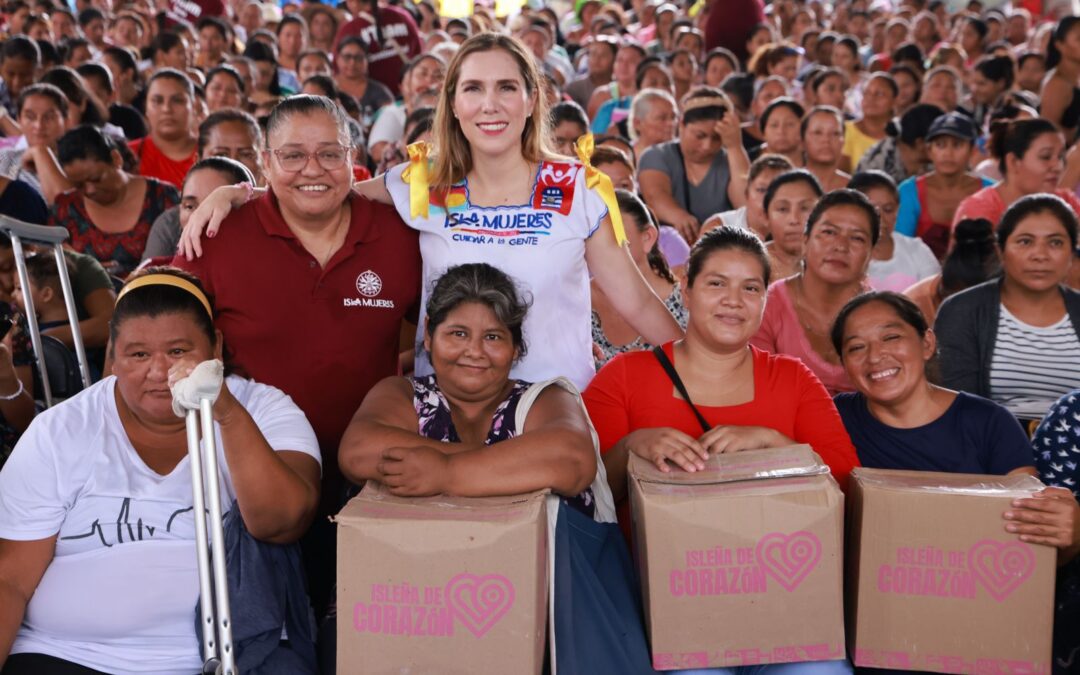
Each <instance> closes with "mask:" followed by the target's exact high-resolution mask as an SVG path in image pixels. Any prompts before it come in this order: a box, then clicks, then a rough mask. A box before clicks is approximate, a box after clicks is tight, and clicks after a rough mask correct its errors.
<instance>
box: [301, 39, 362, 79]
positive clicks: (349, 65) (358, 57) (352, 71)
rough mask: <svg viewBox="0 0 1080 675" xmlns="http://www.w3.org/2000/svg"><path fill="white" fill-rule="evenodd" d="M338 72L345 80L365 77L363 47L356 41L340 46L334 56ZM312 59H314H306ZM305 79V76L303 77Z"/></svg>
mask: <svg viewBox="0 0 1080 675" xmlns="http://www.w3.org/2000/svg"><path fill="white" fill-rule="evenodd" d="M335 59H336V61H337V67H338V74H339V75H340V76H341V77H342V78H343V79H346V80H362V79H364V78H365V77H367V73H368V62H367V54H365V53H364V48H363V47H361V46H360V45H358V44H356V43H349V44H347V45H345V46H344V47H342V48H341V49H340V50H339V51H338V53H337V56H336V57H335ZM308 61H314V59H308ZM305 79H306V78H305Z"/></svg>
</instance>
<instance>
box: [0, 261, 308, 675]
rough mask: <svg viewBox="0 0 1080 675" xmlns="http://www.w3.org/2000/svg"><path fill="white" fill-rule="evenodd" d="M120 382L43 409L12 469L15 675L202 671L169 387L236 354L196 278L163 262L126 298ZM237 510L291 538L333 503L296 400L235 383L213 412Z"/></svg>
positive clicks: (7, 611) (178, 433) (117, 317)
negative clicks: (322, 489)
mask: <svg viewBox="0 0 1080 675" xmlns="http://www.w3.org/2000/svg"><path fill="white" fill-rule="evenodd" d="M111 330H112V335H111V345H112V346H111V350H112V358H113V374H114V375H113V376H112V377H108V378H106V379H104V380H102V381H101V382H98V383H97V384H95V385H94V386H92V387H90V388H89V389H87V390H85V391H83V392H82V393H80V394H79V395H78V396H76V397H74V398H72V399H69V400H68V401H66V402H64V403H62V404H61V405H59V406H57V407H55V408H52V409H50V410H47V411H45V412H44V413H41V414H40V415H39V416H38V417H37V419H36V420H35V421H34V422H33V423H32V424H31V425H30V427H29V429H27V431H26V433H25V434H24V435H23V437H22V439H21V440H20V441H19V443H18V445H17V446H16V447H15V451H14V452H13V453H12V455H11V458H10V459H9V460H8V462H7V464H6V465H5V466H4V469H3V471H2V472H0V664H4V661H5V660H6V664H4V668H3V673H4V675H9V674H15V675H19V674H22V673H28V674H29V673H33V674H34V675H46V674H52V673H94V672H98V671H103V672H107V673H155V674H156V675H162V674H171V673H175V674H177V675H191V674H192V673H196V672H199V671H200V670H201V668H202V663H203V659H202V657H201V655H200V653H199V646H198V645H199V643H198V641H197V639H196V635H195V623H196V617H195V607H196V605H197V604H198V603H197V600H198V596H199V580H198V570H197V566H196V555H195V550H194V549H195V541H194V540H195V521H194V518H193V517H192V513H193V512H192V494H191V477H190V473H189V467H188V458H187V437H186V431H185V423H184V419H183V418H181V417H177V416H176V415H175V414H174V413H173V409H172V394H171V391H170V383H172V382H175V381H176V380H177V379H179V378H182V377H185V376H186V375H187V374H188V373H189V372H190V370H191V368H192V367H194V366H195V365H197V364H198V363H200V362H202V361H206V360H209V359H214V358H219V359H220V358H221V354H222V343H221V333H220V332H218V331H216V330H215V329H214V323H213V314H212V309H211V306H210V303H209V301H208V300H207V298H206V295H205V294H204V293H203V291H202V290H201V288H200V287H199V282H198V281H197V280H196V279H195V278H194V277H191V276H189V275H187V274H184V273H182V272H179V271H178V270H174V269H172V268H151V269H149V270H147V271H146V272H145V273H143V274H140V275H138V276H136V277H135V278H133V279H132V280H131V281H129V282H128V284H127V286H126V287H125V288H124V290H123V291H121V293H120V296H119V299H118V300H117V303H116V312H115V314H114V315H113V319H112V326H111ZM214 419H215V421H216V428H217V434H218V441H217V442H218V446H217V448H218V455H219V462H220V466H221V480H220V485H221V490H222V496H223V501H224V504H225V508H228V506H229V505H230V504H232V502H233V500H236V501H238V503H239V504H238V506H239V511H240V513H241V515H242V517H243V521H244V525H245V526H246V527H247V530H248V531H249V532H250V534H251V535H252V536H253V537H255V538H256V539H258V540H261V541H265V542H271V543H290V542H294V541H296V540H297V539H299V538H300V535H301V534H303V532H304V531H305V530H306V529H307V527H308V524H309V522H310V521H311V518H312V517H313V514H314V513H315V508H316V505H317V503H318V497H319V487H318V486H319V472H320V461H321V460H320V457H319V451H318V445H317V443H316V440H315V434H314V432H313V431H312V429H311V426H310V425H309V424H308V422H307V420H306V419H305V418H304V415H303V413H302V412H301V411H300V409H299V408H297V407H296V405H295V404H294V403H293V402H292V400H291V399H289V397H288V396H286V395H285V394H283V393H282V392H281V391H279V390H277V389H274V388H272V387H269V386H266V385H261V384H258V383H255V382H252V381H249V380H245V379H242V378H240V377H236V376H229V377H227V378H226V379H225V386H223V387H222V388H221V392H220V394H219V396H218V398H217V401H216V403H215V404H214Z"/></svg>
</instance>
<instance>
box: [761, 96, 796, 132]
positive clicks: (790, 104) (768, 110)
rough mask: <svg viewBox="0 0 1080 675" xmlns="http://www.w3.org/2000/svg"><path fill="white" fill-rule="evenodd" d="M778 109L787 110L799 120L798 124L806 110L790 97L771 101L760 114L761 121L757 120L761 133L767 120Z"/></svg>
mask: <svg viewBox="0 0 1080 675" xmlns="http://www.w3.org/2000/svg"><path fill="white" fill-rule="evenodd" d="M780 108H787V109H788V110H790V111H791V112H793V113H794V114H795V118H796V119H798V120H800V123H801V120H802V118H803V115H805V114H806V109H805V108H803V107H802V105H800V104H799V102H798V101H796V100H795V99H793V98H791V97H790V96H781V97H780V98H777V99H773V101H772V102H771V103H769V105H767V106H765V110H764V111H763V112H762V113H761V119H760V120H758V123H759V125H760V128H761V131H762V132H764V131H765V126H766V125H767V124H768V123H769V118H770V117H772V114H773V113H774V112H776V111H777V110H779V109H780Z"/></svg>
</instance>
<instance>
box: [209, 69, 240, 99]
mask: <svg viewBox="0 0 1080 675" xmlns="http://www.w3.org/2000/svg"><path fill="white" fill-rule="evenodd" d="M218 75H226V76H228V77H231V78H232V79H233V81H235V82H236V86H238V87H240V93H241V94H243V93H246V90H247V85H246V84H245V83H244V78H243V77H242V76H241V75H240V71H238V70H237V69H236V68H233V67H232V66H230V65H228V64H224V63H223V64H221V65H220V66H214V67H213V68H211V69H210V70H209V71H207V73H206V86H207V87H209V86H210V83H211V82H213V80H214V78H215V77H217V76H218Z"/></svg>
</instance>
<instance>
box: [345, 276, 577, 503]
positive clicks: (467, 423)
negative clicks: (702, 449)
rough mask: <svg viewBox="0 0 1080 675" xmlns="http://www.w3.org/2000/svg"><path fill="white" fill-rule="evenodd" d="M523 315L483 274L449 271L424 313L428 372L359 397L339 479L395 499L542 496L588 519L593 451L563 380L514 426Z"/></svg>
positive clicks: (505, 280) (516, 300)
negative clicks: (514, 373)
mask: <svg viewBox="0 0 1080 675" xmlns="http://www.w3.org/2000/svg"><path fill="white" fill-rule="evenodd" d="M526 311H527V305H526V303H525V302H524V301H522V300H521V299H520V297H519V295H518V292H517V290H516V288H515V285H514V282H513V280H512V279H511V278H510V277H509V276H507V275H506V274H505V273H503V272H501V271H499V270H498V269H496V268H494V267H492V266H491V265H487V264H484V263H476V264H469V265H460V266H457V267H452V268H450V269H449V271H447V272H446V274H444V275H443V276H442V277H441V278H440V279H439V280H438V281H436V282H435V286H434V289H433V290H432V292H431V297H430V298H429V300H428V304H427V317H428V321H427V326H426V330H425V336H424V348H425V349H426V350H427V351H428V353H429V354H430V356H431V364H432V367H433V369H434V371H435V372H434V374H432V375H428V376H425V377H419V378H404V377H390V378H387V379H385V380H383V381H382V382H380V383H379V384H377V385H375V387H374V388H373V389H372V390H371V391H370V392H369V393H368V395H367V397H366V398H365V399H364V402H363V404H362V405H361V406H360V410H359V411H358V412H357V413H356V416H355V417H354V418H353V421H352V423H351V424H350V425H349V428H348V429H347V430H346V432H345V436H344V438H343V439H342V441H341V450H340V453H339V456H338V459H339V462H340V464H341V470H342V472H343V473H344V474H345V476H346V477H347V478H349V479H350V480H352V481H354V482H357V483H359V482H361V481H365V480H377V481H379V482H380V483H382V484H384V485H385V486H387V487H388V488H389V489H390V491H391V492H392V493H393V494H396V495H400V496H406V497H420V496H428V495H436V494H448V495H454V496H462V497H484V496H495V495H512V494H520V493H525V492H531V491H533V490H541V489H545V488H550V489H551V490H553V491H554V492H555V493H557V494H560V495H563V496H564V497H565V498H567V500H568V502H569V504H570V505H571V506H572V507H574V508H577V509H579V510H581V511H583V512H584V513H586V514H587V515H589V516H590V517H591V516H592V515H593V511H594V503H593V495H592V491H591V489H590V488H589V485H590V484H591V483H592V481H593V479H594V478H595V476H596V453H595V450H594V448H593V439H592V434H591V430H590V426H589V421H588V418H587V417H586V415H585V410H584V408H583V406H582V405H581V403H580V399H579V397H578V396H577V393H576V392H574V391H573V390H572V388H571V385H569V382H566V384H565V385H563V386H546V387H544V388H543V390H542V391H541V392H540V393H539V395H538V396H536V398H535V401H534V402H533V404H532V406H531V407H530V408H529V410H528V412H527V414H526V416H525V419H524V425H523V426H518V424H517V422H518V417H519V414H518V405H519V403H520V402H521V400H522V397H523V396H524V395H525V394H526V392H528V391H529V390H530V388H531V387H532V386H533V385H531V384H530V383H527V382H521V381H518V380H512V379H510V367H511V366H512V365H513V363H514V361H516V360H517V359H518V358H519V357H520V356H522V355H523V354H524V353H525V344H524V342H523V341H522V329H521V326H522V323H523V322H524V320H525V314H526ZM552 384H554V382H553V383H552Z"/></svg>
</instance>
